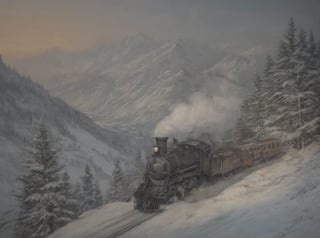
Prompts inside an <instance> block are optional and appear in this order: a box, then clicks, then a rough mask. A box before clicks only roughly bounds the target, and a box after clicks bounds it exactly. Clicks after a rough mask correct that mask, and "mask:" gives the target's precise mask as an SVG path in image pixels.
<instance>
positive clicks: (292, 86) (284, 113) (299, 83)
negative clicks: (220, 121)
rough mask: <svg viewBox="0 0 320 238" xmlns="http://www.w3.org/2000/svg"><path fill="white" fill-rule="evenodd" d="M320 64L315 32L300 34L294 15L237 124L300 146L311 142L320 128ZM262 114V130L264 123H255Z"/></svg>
mask: <svg viewBox="0 0 320 238" xmlns="http://www.w3.org/2000/svg"><path fill="white" fill-rule="evenodd" d="M319 66H320V63H319V50H318V48H317V46H316V44H315V40H314V36H313V33H312V32H311V33H310V34H309V38H308V40H307V37H306V33H305V31H303V30H300V32H299V33H298V34H296V27H295V24H294V21H293V20H292V19H290V21H289V26H288V30H287V32H286V34H285V36H284V39H283V40H282V41H281V42H280V47H279V50H278V58H277V60H276V61H273V60H272V59H271V57H268V58H267V62H266V67H265V71H264V73H263V75H262V77H261V81H257V80H256V82H255V86H256V91H255V92H254V93H253V94H252V95H251V96H250V97H249V98H248V99H246V100H245V101H244V103H243V106H242V110H241V118H240V120H241V123H240V122H239V123H238V125H237V127H238V128H241V129H242V131H244V130H243V128H251V129H253V131H254V132H255V134H257V133H258V132H259V131H262V135H263V136H272V137H274V136H275V137H278V138H281V139H282V140H283V141H285V142H288V143H292V144H293V145H295V146H296V147H298V148H301V147H303V145H304V144H305V143H310V142H311V141H312V140H313V139H314V138H315V136H319V131H320V129H319V128H320V119H319V114H320V113H319V110H320V109H319V104H320V103H319V102H320V99H319V98H320V97H319V95H320V70H319ZM259 88H261V89H260V90H259ZM257 92H260V93H257ZM260 102H262V104H261V103H260ZM254 105H260V106H259V107H256V106H254ZM252 106H254V107H252ZM257 109H260V110H261V111H259V110H258V111H257ZM253 112H255V113H253ZM258 115H262V117H263V121H264V122H263V123H262V130H260V128H261V127H260V126H258V127H257V125H261V124H260V123H258V124H257V123H255V122H256V121H259V118H260V116H258ZM244 125H245V126H244ZM240 131H241V130H240ZM242 134H245V133H242Z"/></svg>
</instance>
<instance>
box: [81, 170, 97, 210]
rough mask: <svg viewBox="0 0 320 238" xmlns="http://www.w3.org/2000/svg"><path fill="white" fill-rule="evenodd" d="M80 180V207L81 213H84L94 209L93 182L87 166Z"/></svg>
mask: <svg viewBox="0 0 320 238" xmlns="http://www.w3.org/2000/svg"><path fill="white" fill-rule="evenodd" d="M81 180H82V196H83V197H82V199H83V202H82V206H81V211H82V212H85V211H88V210H90V209H93V208H95V197H94V196H95V194H94V189H95V188H94V180H93V175H92V172H91V170H90V167H89V165H86V167H85V174H84V175H83V176H82V177H81Z"/></svg>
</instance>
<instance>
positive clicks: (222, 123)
mask: <svg viewBox="0 0 320 238" xmlns="http://www.w3.org/2000/svg"><path fill="white" fill-rule="evenodd" d="M240 103H241V100H239V98H237V97H232V96H231V97H227V98H225V97H219V96H213V97H209V96H206V95H205V94H204V93H202V92H197V93H194V94H192V96H191V97H190V99H189V102H188V103H182V104H179V105H177V106H176V107H175V108H174V109H173V111H172V112H171V113H170V115H168V116H167V117H165V118H164V119H163V120H162V121H160V122H159V123H158V124H157V126H156V128H155V131H154V134H155V136H174V137H177V138H186V137H195V138H196V137H198V136H201V135H203V134H212V133H215V134H216V135H221V133H222V132H223V131H224V130H225V129H227V128H229V127H231V126H232V125H233V124H234V122H235V120H236V118H237V115H238V114H239V108H240Z"/></svg>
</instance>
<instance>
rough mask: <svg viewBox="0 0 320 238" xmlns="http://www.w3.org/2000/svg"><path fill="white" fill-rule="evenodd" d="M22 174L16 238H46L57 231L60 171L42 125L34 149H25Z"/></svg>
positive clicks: (36, 136) (44, 126)
mask: <svg viewBox="0 0 320 238" xmlns="http://www.w3.org/2000/svg"><path fill="white" fill-rule="evenodd" d="M28 151H29V153H30V155H31V158H28V159H27V160H26V164H25V174H24V175H23V176H22V177H21V179H20V181H21V182H22V192H21V194H20V195H19V196H18V202H19V203H20V206H19V208H20V210H19V215H18V218H17V222H16V229H15V236H16V237H36V238H41V237H46V236H47V235H48V234H50V233H52V232H53V231H54V230H55V229H57V228H58V227H59V218H60V211H61V209H60V204H59V198H60V197H61V196H62V193H61V176H60V172H61V167H60V166H59V165H58V163H57V160H56V156H55V152H54V151H53V150H52V148H51V144H50V141H49V138H48V131H47V128H46V125H45V123H44V122H43V121H42V122H41V123H40V126H39V130H38V131H37V133H36V135H35V138H34V142H33V146H32V147H31V148H29V149H28Z"/></svg>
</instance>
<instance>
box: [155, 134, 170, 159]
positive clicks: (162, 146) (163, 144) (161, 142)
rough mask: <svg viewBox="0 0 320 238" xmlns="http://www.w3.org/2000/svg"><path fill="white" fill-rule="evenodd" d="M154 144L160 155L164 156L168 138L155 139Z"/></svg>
mask: <svg viewBox="0 0 320 238" xmlns="http://www.w3.org/2000/svg"><path fill="white" fill-rule="evenodd" d="M155 139H156V143H157V145H158V146H159V148H160V155H165V154H166V153H167V141H168V137H156V138H155Z"/></svg>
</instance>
